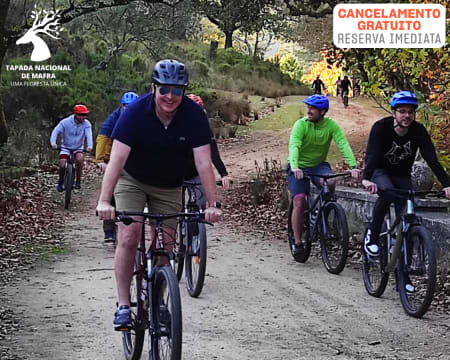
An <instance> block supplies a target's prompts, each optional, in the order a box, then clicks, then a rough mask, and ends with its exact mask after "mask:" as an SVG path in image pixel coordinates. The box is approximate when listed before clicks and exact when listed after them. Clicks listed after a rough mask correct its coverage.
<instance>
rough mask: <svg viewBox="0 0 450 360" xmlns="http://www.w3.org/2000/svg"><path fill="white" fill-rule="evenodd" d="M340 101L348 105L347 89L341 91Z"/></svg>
mask: <svg viewBox="0 0 450 360" xmlns="http://www.w3.org/2000/svg"><path fill="white" fill-rule="evenodd" d="M342 103H343V104H344V106H345V107H347V106H348V90H343V91H342Z"/></svg>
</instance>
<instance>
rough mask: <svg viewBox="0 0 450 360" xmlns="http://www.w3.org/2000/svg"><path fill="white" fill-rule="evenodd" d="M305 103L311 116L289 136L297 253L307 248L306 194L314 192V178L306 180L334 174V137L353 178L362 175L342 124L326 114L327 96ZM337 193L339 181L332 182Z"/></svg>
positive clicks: (296, 124)
mask: <svg viewBox="0 0 450 360" xmlns="http://www.w3.org/2000/svg"><path fill="white" fill-rule="evenodd" d="M303 102H304V103H305V104H306V105H307V109H308V111H307V116H305V117H303V118H301V119H299V120H297V121H296V122H295V124H294V126H293V128H292V131H291V136H290V139H289V158H288V166H287V173H288V186H289V192H290V193H291V197H292V201H293V211H292V218H291V222H292V227H293V230H294V237H295V249H294V252H296V253H300V252H301V251H302V250H303V244H302V236H303V221H304V218H303V213H304V212H305V209H306V196H307V195H308V194H309V192H310V181H309V179H304V178H303V177H304V176H308V174H321V175H326V174H331V173H332V170H331V167H330V164H329V163H328V162H326V161H325V160H326V158H327V155H328V151H329V149H330V143H331V139H333V140H334V141H335V143H336V145H337V147H338V148H339V151H340V152H341V153H342V155H343V156H344V157H345V160H346V161H347V164H348V165H349V166H350V168H351V169H352V170H351V174H352V177H353V178H358V176H359V173H360V171H359V170H358V169H357V166H358V163H357V161H356V159H355V156H354V155H353V152H352V149H351V147H350V144H349V143H348V141H347V138H346V137H345V135H344V132H343V131H342V129H341V127H340V126H339V125H338V124H337V123H336V122H335V121H334V120H332V119H331V118H329V117H325V114H326V112H327V111H328V109H329V103H328V99H327V97H326V96H323V95H312V96H310V97H308V98H306V99H305V100H303ZM311 181H312V182H313V183H314V185H315V186H316V187H318V188H320V186H321V185H320V181H319V179H318V178H317V177H312V179H311ZM329 185H330V189H331V191H332V192H334V187H335V181H332V180H330V181H329Z"/></svg>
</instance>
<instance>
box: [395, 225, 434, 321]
mask: <svg viewBox="0 0 450 360" xmlns="http://www.w3.org/2000/svg"><path fill="white" fill-rule="evenodd" d="M406 244H407V252H408V254H406V258H407V262H405V254H404V251H403V252H402V253H401V259H399V260H400V261H399V266H398V269H397V276H398V291H399V293H400V301H401V303H402V305H403V308H404V309H405V311H406V313H407V314H408V315H411V316H413V317H416V318H420V317H422V316H423V315H424V314H425V313H426V312H427V310H428V308H429V306H430V304H431V301H432V300H433V296H434V289H435V286H436V256H435V254H434V249H433V242H432V236H431V233H430V232H429V231H428V229H426V228H425V227H424V226H421V225H418V226H413V227H412V228H411V230H410V231H409V232H408V235H407V241H406ZM407 285H412V286H413V289H412V291H408V289H406V287H407Z"/></svg>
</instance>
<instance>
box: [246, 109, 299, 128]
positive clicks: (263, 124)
mask: <svg viewBox="0 0 450 360" xmlns="http://www.w3.org/2000/svg"><path fill="white" fill-rule="evenodd" d="M303 115H304V107H303V106H302V105H300V104H288V105H285V106H283V107H282V108H280V109H279V110H277V111H275V112H274V113H272V114H270V115H268V116H266V117H264V118H263V119H261V120H257V121H255V122H253V123H251V124H249V127H250V128H251V130H283V129H289V128H292V126H293V125H294V123H295V122H296V121H297V120H298V119H300V118H301V117H303Z"/></svg>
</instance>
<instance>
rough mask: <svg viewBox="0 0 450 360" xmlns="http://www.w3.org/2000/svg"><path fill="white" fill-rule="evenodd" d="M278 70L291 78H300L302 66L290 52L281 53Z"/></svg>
mask: <svg viewBox="0 0 450 360" xmlns="http://www.w3.org/2000/svg"><path fill="white" fill-rule="evenodd" d="M280 70H281V72H282V73H283V74H287V75H289V77H290V78H291V79H295V80H300V79H301V78H302V76H303V71H302V66H301V65H300V61H299V60H298V58H297V57H296V56H294V55H292V54H286V55H283V57H282V58H281V59H280Z"/></svg>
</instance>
